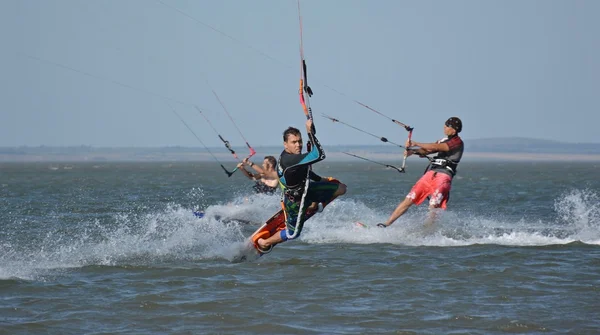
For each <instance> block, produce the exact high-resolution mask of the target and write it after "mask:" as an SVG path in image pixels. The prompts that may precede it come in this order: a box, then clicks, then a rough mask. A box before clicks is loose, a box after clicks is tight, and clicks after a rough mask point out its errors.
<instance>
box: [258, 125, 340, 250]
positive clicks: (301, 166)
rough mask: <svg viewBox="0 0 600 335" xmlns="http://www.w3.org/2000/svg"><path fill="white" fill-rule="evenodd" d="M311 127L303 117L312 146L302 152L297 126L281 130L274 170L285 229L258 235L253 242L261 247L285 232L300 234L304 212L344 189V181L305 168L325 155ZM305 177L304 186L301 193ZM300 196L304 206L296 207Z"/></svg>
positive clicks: (278, 239)
mask: <svg viewBox="0 0 600 335" xmlns="http://www.w3.org/2000/svg"><path fill="white" fill-rule="evenodd" d="M312 129H313V128H312V120H308V121H306V131H307V133H308V136H309V138H310V142H311V144H312V148H311V150H310V151H309V152H307V153H304V154H303V153H302V134H301V133H300V130H298V129H297V128H294V127H289V128H288V129H286V130H285V131H284V133H283V147H284V150H283V151H282V152H281V156H279V161H278V162H277V174H278V176H279V183H280V185H281V187H282V188H283V193H284V199H283V203H284V210H285V214H286V229H284V230H282V231H281V232H280V233H278V234H274V235H273V236H271V237H269V238H268V239H262V238H261V239H258V241H257V243H258V245H259V247H260V248H262V249H268V248H269V247H270V246H274V245H276V244H278V243H281V242H284V241H287V240H288V238H289V235H288V233H291V234H293V235H294V236H293V238H297V237H298V236H300V233H301V231H302V227H303V225H304V221H306V219H305V215H306V213H307V212H310V211H316V210H318V206H319V203H322V202H328V201H329V200H331V199H332V198H334V197H337V196H340V195H343V194H345V193H346V185H345V184H342V183H340V182H337V181H332V178H322V177H320V176H319V175H317V174H316V173H314V172H312V171H310V172H309V166H311V165H312V164H314V163H317V162H320V161H322V160H323V159H325V152H324V151H323V148H322V147H321V144H320V143H319V141H318V140H317V138H316V137H315V135H314V133H313V132H312V131H311V130H312ZM307 177H308V189H307V191H306V194H305V192H304V191H305V189H306V187H305V186H306V182H307ZM303 196H304V197H305V199H304V206H303V208H300V203H301V202H302V197H303ZM300 211H302V218H301V219H302V220H301V222H300V223H299V226H297V220H298V215H299V214H300Z"/></svg>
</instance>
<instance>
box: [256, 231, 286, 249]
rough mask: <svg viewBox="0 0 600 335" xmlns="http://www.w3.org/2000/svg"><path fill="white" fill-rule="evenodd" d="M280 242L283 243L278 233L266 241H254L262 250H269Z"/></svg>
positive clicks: (260, 239) (262, 239) (261, 239)
mask: <svg viewBox="0 0 600 335" xmlns="http://www.w3.org/2000/svg"><path fill="white" fill-rule="evenodd" d="M281 242H283V239H282V238H281V234H280V233H279V232H277V233H275V234H274V235H273V236H271V237H269V238H267V239H264V238H259V239H258V241H256V243H258V246H259V247H260V248H261V249H264V250H267V249H269V247H270V246H276V245H277V244H279V243H281Z"/></svg>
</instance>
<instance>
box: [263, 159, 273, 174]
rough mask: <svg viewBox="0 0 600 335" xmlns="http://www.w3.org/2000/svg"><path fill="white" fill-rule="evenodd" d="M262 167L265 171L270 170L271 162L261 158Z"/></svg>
mask: <svg viewBox="0 0 600 335" xmlns="http://www.w3.org/2000/svg"><path fill="white" fill-rule="evenodd" d="M262 168H263V170H265V171H271V170H272V168H273V167H272V166H271V163H269V161H268V160H266V159H263V163H262Z"/></svg>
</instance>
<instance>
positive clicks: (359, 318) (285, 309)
mask: <svg viewBox="0 0 600 335" xmlns="http://www.w3.org/2000/svg"><path fill="white" fill-rule="evenodd" d="M231 165H232V166H233V164H231ZM423 168H424V164H423V162H422V161H418V160H413V161H411V160H409V164H408V172H407V173H405V174H399V173H398V172H396V171H394V170H391V169H387V168H384V167H382V166H379V165H375V164H372V163H368V162H362V161H358V160H356V161H348V162H328V161H327V160H326V161H323V162H321V163H318V164H317V165H315V166H314V171H315V172H317V173H318V174H320V175H322V176H334V177H337V178H338V179H340V180H341V181H342V182H344V183H346V184H347V185H348V193H347V194H346V195H345V196H343V197H340V198H339V199H337V200H336V201H335V202H333V203H332V204H331V205H330V206H328V207H327V208H326V209H325V211H324V212H323V213H320V214H318V215H316V216H315V217H313V218H312V219H310V220H309V221H308V222H307V223H306V225H305V228H304V231H303V234H302V236H301V237H300V238H299V239H298V240H294V241H290V242H287V243H284V244H281V245H279V246H277V247H276V248H275V249H274V250H273V252H271V253H270V254H268V255H265V256H264V257H261V258H260V259H258V260H257V261H253V262H242V263H235V262H232V260H233V258H234V256H235V253H236V250H238V249H239V246H240V244H241V243H242V242H243V241H244V239H245V238H246V237H248V236H249V235H250V234H251V233H252V232H253V231H254V230H255V229H256V228H258V226H259V225H260V224H261V222H263V221H264V220H266V219H267V218H269V217H270V216H271V215H272V214H273V213H275V212H276V211H277V210H278V209H279V196H278V195H274V196H263V195H253V194H252V182H251V181H249V180H248V179H246V178H245V177H244V176H243V175H242V174H240V173H236V174H235V175H234V176H232V177H231V178H227V176H226V175H225V174H224V173H223V171H222V170H221V168H220V167H219V166H218V165H217V164H215V163H214V162H187V163H178V162H173V163H110V162H100V163H98V162H96V163H91V162H90V163H2V164H0V334H600V178H599V177H598V176H599V173H598V171H599V169H600V163H590V162H586V163H579V162H500V161H468V160H465V161H463V162H462V163H461V165H460V166H459V170H458V176H457V177H456V178H455V181H454V184H453V190H452V193H451V198H450V203H449V208H448V210H447V211H445V212H443V213H441V216H440V219H439V220H438V222H437V223H436V224H435V225H434V226H433V227H431V228H425V227H424V226H423V221H424V220H425V217H426V215H427V208H426V206H425V205H421V206H419V207H412V208H411V209H410V210H409V211H408V213H407V214H406V215H405V216H403V217H402V218H400V219H399V220H398V221H396V223H395V224H394V225H393V226H391V227H389V228H387V229H381V228H376V227H372V228H361V227H360V226H358V225H357V224H356V222H363V223H365V224H367V225H370V226H374V225H375V224H376V223H378V222H383V221H384V220H385V219H386V218H387V217H388V216H389V214H390V213H391V212H392V210H393V209H394V208H395V207H396V205H397V204H398V202H399V201H401V200H402V199H403V197H404V196H405V195H406V193H407V192H408V191H409V189H410V187H411V186H412V185H413V183H414V182H415V181H416V180H417V179H418V178H419V176H420V175H421V174H422V172H423ZM194 210H203V211H205V213H206V215H205V216H204V217H203V218H197V217H195V216H194V215H193V213H192V212H193V211H194Z"/></svg>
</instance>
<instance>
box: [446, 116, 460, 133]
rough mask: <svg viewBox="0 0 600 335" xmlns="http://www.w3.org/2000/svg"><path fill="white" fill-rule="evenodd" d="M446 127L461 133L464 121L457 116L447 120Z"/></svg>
mask: <svg viewBox="0 0 600 335" xmlns="http://www.w3.org/2000/svg"><path fill="white" fill-rule="evenodd" d="M446 126H447V127H450V128H452V129H454V130H456V133H460V131H461V130H462V121H461V120H460V119H459V118H457V117H456V116H453V117H451V118H449V119H448V120H446Z"/></svg>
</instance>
